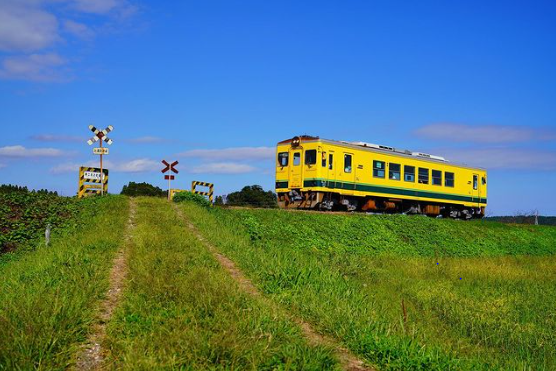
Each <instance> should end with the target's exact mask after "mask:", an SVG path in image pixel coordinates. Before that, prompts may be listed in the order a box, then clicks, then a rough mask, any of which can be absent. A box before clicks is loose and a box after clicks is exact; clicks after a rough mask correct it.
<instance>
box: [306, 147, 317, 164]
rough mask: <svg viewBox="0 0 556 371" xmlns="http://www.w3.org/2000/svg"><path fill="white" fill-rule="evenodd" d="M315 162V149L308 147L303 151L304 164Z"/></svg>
mask: <svg viewBox="0 0 556 371" xmlns="http://www.w3.org/2000/svg"><path fill="white" fill-rule="evenodd" d="M316 163H317V150H316V149H308V150H306V151H305V165H315V164H316Z"/></svg>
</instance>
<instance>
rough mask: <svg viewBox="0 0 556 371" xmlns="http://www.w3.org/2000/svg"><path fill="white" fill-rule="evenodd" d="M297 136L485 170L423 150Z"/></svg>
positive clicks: (303, 137)
mask: <svg viewBox="0 0 556 371" xmlns="http://www.w3.org/2000/svg"><path fill="white" fill-rule="evenodd" d="M294 138H295V137H294ZM298 138H299V139H300V140H301V142H323V143H329V144H334V145H339V146H343V147H348V148H356V149H363V150H367V151H370V152H378V153H390V154H394V155H398V156H401V157H408V158H413V159H418V160H424V161H429V162H435V163H440V164H447V165H448V164H449V165H452V166H458V167H464V168H468V169H478V170H483V171H484V170H486V169H484V168H481V167H473V166H469V165H466V164H461V163H455V162H451V161H449V160H447V159H446V158H444V157H442V156H437V155H431V154H428V153H423V152H416V151H410V150H407V149H399V148H395V147H390V146H384V145H380V144H374V143H367V142H346V141H340V140H332V139H323V138H320V137H314V136H310V135H301V136H299V137H298ZM292 139H293V138H289V139H286V140H282V141H280V142H278V145H284V144H289V143H291V141H292Z"/></svg>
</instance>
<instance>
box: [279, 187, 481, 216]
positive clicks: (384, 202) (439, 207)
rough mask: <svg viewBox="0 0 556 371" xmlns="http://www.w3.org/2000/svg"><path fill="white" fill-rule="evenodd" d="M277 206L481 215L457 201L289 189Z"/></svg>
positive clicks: (329, 209) (474, 209)
mask: <svg viewBox="0 0 556 371" xmlns="http://www.w3.org/2000/svg"><path fill="white" fill-rule="evenodd" d="M277 197H278V206H279V207H280V208H282V209H302V210H321V211H360V212H369V213H385V214H409V215H419V214H420V215H426V216H429V217H439V216H441V217H443V218H453V219H464V220H469V219H480V218H482V217H483V216H484V214H485V207H484V206H479V205H478V206H477V207H469V206H464V205H460V204H450V203H439V202H430V201H418V200H407V199H400V198H387V197H372V196H366V197H358V196H345V195H341V194H338V193H334V192H317V191H301V190H295V189H293V190H291V191H290V192H284V193H278V195H277Z"/></svg>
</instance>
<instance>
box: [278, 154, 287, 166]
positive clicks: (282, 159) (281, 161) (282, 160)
mask: <svg viewBox="0 0 556 371" xmlns="http://www.w3.org/2000/svg"><path fill="white" fill-rule="evenodd" d="M288 157H289V153H288V152H280V153H278V166H282V167H284V166H288Z"/></svg>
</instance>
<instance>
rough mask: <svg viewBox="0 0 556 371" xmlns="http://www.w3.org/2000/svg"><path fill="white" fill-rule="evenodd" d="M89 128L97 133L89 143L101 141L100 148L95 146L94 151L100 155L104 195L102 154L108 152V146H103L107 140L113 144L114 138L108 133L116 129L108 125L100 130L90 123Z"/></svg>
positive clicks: (102, 181)
mask: <svg viewBox="0 0 556 371" xmlns="http://www.w3.org/2000/svg"><path fill="white" fill-rule="evenodd" d="M89 129H90V130H91V131H92V132H93V133H94V134H95V135H93V137H92V138H91V139H89V140H88V141H87V143H88V144H89V145H92V144H93V143H95V142H99V146H98V150H97V148H93V153H94V154H98V155H100V194H101V196H104V172H103V171H102V156H103V155H107V154H108V148H103V147H102V142H106V143H107V144H108V145H111V144H112V142H113V141H112V139H110V138H108V137H107V136H106V135H107V134H108V133H110V132H111V131H112V130H114V127H113V126H112V125H108V127H107V128H106V129H104V130H98V129H97V128H95V127H94V126H93V125H89ZM99 140H100V141H99Z"/></svg>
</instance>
